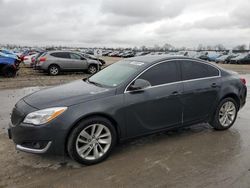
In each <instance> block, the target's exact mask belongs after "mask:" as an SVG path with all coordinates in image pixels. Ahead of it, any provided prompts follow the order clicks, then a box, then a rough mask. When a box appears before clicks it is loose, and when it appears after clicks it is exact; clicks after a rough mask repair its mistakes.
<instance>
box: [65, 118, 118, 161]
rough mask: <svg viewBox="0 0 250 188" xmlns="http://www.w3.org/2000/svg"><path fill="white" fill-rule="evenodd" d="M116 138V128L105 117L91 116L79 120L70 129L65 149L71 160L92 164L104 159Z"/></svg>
mask: <svg viewBox="0 0 250 188" xmlns="http://www.w3.org/2000/svg"><path fill="white" fill-rule="evenodd" d="M94 127H95V128H94ZM101 128H102V129H101ZM93 129H94V134H93V133H92V131H93ZM99 130H101V132H99ZM98 135H99V136H98ZM105 135H106V136H105ZM99 137H100V138H99ZM116 140H117V135H116V130H115V128H114V126H113V125H112V123H111V122H110V121H109V120H108V119H106V118H102V117H93V118H89V119H86V120H83V121H81V122H80V123H78V125H77V126H76V127H75V128H74V129H73V130H72V132H71V134H70V136H69V139H68V143H67V151H68V154H69V156H70V157H71V158H72V159H73V160H75V161H77V162H79V163H81V164H84V165H93V164H97V163H100V162H102V161H104V160H105V159H106V158H107V157H108V156H109V154H110V152H111V151H112V149H113V147H114V146H115V144H116Z"/></svg>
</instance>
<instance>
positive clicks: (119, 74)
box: [88, 60, 145, 87]
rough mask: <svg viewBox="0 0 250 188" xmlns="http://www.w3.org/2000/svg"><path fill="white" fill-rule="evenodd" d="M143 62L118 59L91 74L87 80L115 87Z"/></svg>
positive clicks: (139, 67)
mask: <svg viewBox="0 0 250 188" xmlns="http://www.w3.org/2000/svg"><path fill="white" fill-rule="evenodd" d="M144 65H145V63H143V62H138V61H127V60H123V61H119V62H117V63H114V64H112V65H110V66H108V67H107V68H105V69H103V70H102V71H100V72H98V73H96V74H95V75H93V76H91V77H90V78H89V79H88V81H89V82H90V83H93V84H96V85H102V86H107V87H116V86H118V85H120V84H121V83H123V82H125V81H126V80H127V79H128V78H129V77H131V76H132V75H134V74H135V73H136V72H137V71H138V70H140V69H141V68H142V67H143V66H144Z"/></svg>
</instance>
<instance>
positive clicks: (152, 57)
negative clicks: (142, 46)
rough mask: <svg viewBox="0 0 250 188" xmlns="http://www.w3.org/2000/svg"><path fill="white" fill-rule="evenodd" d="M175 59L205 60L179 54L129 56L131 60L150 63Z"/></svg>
mask: <svg viewBox="0 0 250 188" xmlns="http://www.w3.org/2000/svg"><path fill="white" fill-rule="evenodd" d="M175 59H189V60H198V61H201V62H204V61H202V60H200V59H196V58H190V57H186V56H178V55H145V56H136V57H131V58H128V60H131V61H141V62H144V63H148V64H154V63H157V62H159V61H164V60H175Z"/></svg>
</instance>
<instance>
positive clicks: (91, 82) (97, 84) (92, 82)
mask: <svg viewBox="0 0 250 188" xmlns="http://www.w3.org/2000/svg"><path fill="white" fill-rule="evenodd" d="M87 81H88V83H90V84H94V85H96V86H99V87H103V85H102V84H100V83H97V82H94V81H90V80H89V79H87Z"/></svg>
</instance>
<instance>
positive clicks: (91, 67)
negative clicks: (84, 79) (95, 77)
mask: <svg viewBox="0 0 250 188" xmlns="http://www.w3.org/2000/svg"><path fill="white" fill-rule="evenodd" d="M97 71H98V70H97V66H95V65H89V68H88V73H89V74H95V73H97Z"/></svg>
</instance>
